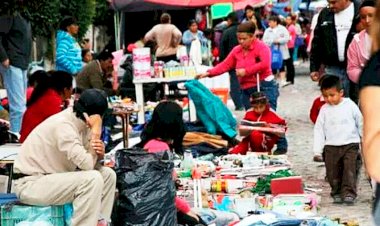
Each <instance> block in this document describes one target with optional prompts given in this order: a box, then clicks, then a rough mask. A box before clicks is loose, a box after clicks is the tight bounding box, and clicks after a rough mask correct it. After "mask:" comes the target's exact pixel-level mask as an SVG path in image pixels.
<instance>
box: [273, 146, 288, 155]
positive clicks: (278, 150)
mask: <svg viewBox="0 0 380 226" xmlns="http://www.w3.org/2000/svg"><path fill="white" fill-rule="evenodd" d="M287 152H288V150H287V149H278V148H277V149H276V150H275V151H274V152H273V155H285V154H286V153H287Z"/></svg>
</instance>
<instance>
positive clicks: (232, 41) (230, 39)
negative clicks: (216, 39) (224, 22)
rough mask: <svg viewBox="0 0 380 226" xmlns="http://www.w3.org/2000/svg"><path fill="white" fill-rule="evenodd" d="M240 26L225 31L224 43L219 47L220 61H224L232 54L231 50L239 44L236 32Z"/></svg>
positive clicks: (236, 25)
mask: <svg viewBox="0 0 380 226" xmlns="http://www.w3.org/2000/svg"><path fill="white" fill-rule="evenodd" d="M237 27H238V24H237V23H236V24H232V25H230V26H229V27H228V28H226V30H224V31H223V35H222V41H221V42H220V47H219V51H220V53H219V60H220V61H222V60H224V59H225V58H226V57H227V56H228V54H229V53H230V52H231V50H232V49H233V48H234V47H235V46H237V45H238V44H239V42H238V40H237V37H236V31H237Z"/></svg>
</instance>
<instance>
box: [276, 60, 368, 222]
mask: <svg viewBox="0 0 380 226" xmlns="http://www.w3.org/2000/svg"><path fill="white" fill-rule="evenodd" d="M308 71H309V70H308V64H301V65H300V66H298V67H296V74H297V76H296V78H295V85H294V86H287V87H284V88H280V93H281V95H280V98H279V108H278V111H279V114H280V115H281V116H283V117H284V118H285V119H286V120H287V122H288V127H289V130H288V133H287V138H288V142H289V151H288V154H289V159H290V161H291V162H292V163H293V165H294V171H295V172H296V173H297V174H299V175H302V177H303V179H304V182H305V183H306V185H307V186H308V187H311V188H315V189H322V192H320V195H321V197H322V199H321V203H320V206H321V209H320V214H321V215H324V216H328V217H330V218H336V217H337V218H341V219H342V220H343V221H347V220H356V221H357V222H359V224H360V225H363V226H367V225H372V220H371V200H372V197H371V188H370V186H369V183H368V181H367V180H366V176H365V175H364V172H363V171H364V170H362V174H361V176H360V181H359V183H358V195H359V196H358V199H357V202H356V204H355V205H354V206H347V205H344V204H343V205H337V204H333V203H332V199H331V198H330V197H329V192H330V187H329V185H328V183H327V182H325V180H324V177H325V168H324V165H323V164H321V163H316V162H313V161H312V157H313V152H312V144H313V124H312V123H311V121H310V119H309V110H310V107H311V105H312V103H313V100H314V99H315V97H317V96H318V95H319V94H320V92H319V87H318V86H317V85H316V83H314V82H312V81H311V80H310V78H309V76H308Z"/></svg>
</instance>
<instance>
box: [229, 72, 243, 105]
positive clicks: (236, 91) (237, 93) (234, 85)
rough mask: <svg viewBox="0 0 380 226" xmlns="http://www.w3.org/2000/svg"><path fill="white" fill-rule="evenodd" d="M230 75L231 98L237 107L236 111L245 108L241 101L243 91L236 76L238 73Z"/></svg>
mask: <svg viewBox="0 0 380 226" xmlns="http://www.w3.org/2000/svg"><path fill="white" fill-rule="evenodd" d="M229 74H230V96H231V99H232V101H233V102H234V105H235V110H238V109H241V108H243V103H242V100H241V89H240V83H239V80H238V78H237V76H236V71H235V70H231V71H229Z"/></svg>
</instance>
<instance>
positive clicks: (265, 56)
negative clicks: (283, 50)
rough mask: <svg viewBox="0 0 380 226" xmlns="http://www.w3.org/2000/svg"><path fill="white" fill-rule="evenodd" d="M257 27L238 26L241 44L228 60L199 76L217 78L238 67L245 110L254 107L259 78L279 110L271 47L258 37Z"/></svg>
mask: <svg viewBox="0 0 380 226" xmlns="http://www.w3.org/2000/svg"><path fill="white" fill-rule="evenodd" d="M255 31H256V27H255V25H254V24H253V23H252V22H245V23H242V24H240V25H239V26H238V28H237V37H238V41H239V45H238V46H236V47H235V48H233V49H232V51H231V52H230V53H229V54H228V56H227V57H226V59H224V60H223V61H222V62H221V63H219V64H218V65H217V66H215V67H214V68H212V69H210V70H208V71H207V72H206V73H203V74H199V75H197V76H196V78H197V79H200V78H205V77H214V76H218V75H221V74H223V73H225V72H228V71H230V70H233V69H235V71H236V75H237V77H238V79H239V83H240V87H241V89H242V101H243V105H244V107H245V109H246V110H248V109H249V108H251V103H250V100H249V99H250V97H251V95H252V93H254V92H256V91H257V85H258V84H257V81H258V80H259V81H260V87H261V89H262V91H263V92H264V93H265V95H266V96H267V98H268V100H269V103H270V105H271V107H272V108H273V109H274V110H276V108H277V98H278V95H279V92H278V84H277V82H276V80H275V78H274V76H273V74H272V69H271V53H270V49H269V47H268V46H267V45H265V43H264V42H262V41H261V40H259V39H257V38H256V37H255V35H254V34H255Z"/></svg>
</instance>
